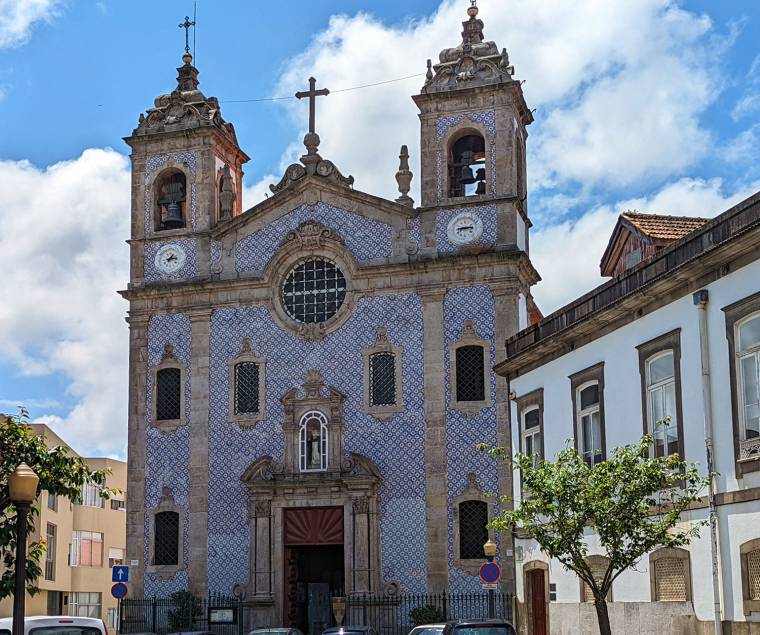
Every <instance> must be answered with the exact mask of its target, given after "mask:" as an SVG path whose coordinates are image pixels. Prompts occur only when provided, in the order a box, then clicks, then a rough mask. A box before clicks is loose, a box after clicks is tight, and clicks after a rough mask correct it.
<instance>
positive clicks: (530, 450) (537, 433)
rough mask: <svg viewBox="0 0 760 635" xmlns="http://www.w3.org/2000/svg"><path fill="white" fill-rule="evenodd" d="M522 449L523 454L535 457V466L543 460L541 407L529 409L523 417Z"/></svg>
mask: <svg viewBox="0 0 760 635" xmlns="http://www.w3.org/2000/svg"><path fill="white" fill-rule="evenodd" d="M522 435H523V438H522V441H523V443H522V447H523V452H524V453H525V454H527V455H528V456H532V457H533V465H534V466H535V467H538V464H539V463H540V462H541V460H542V459H543V449H542V448H543V446H542V443H541V410H540V408H539V406H535V407H533V408H529V409H527V410H525V411H524V412H523V415H522Z"/></svg>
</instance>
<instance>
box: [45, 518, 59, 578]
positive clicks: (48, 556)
mask: <svg viewBox="0 0 760 635" xmlns="http://www.w3.org/2000/svg"><path fill="white" fill-rule="evenodd" d="M56 539H57V531H56V526H55V525H53V524H51V523H48V524H47V528H46V530H45V540H46V541H47V548H46V550H45V579H46V580H51V581H53V580H55V557H56V554H57V553H58V545H57V544H56V542H57V540H56Z"/></svg>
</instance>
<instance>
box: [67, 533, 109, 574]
mask: <svg viewBox="0 0 760 635" xmlns="http://www.w3.org/2000/svg"><path fill="white" fill-rule="evenodd" d="M70 562H71V566H72V567H102V566H103V534H101V533H98V532H95V531H73V532H72V533H71V555H70Z"/></svg>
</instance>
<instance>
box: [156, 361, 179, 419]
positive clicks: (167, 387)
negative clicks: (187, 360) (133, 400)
mask: <svg viewBox="0 0 760 635" xmlns="http://www.w3.org/2000/svg"><path fill="white" fill-rule="evenodd" d="M181 385H182V371H181V370H180V369H179V368H162V369H161V370H159V371H158V372H157V373H156V420H157V421H171V420H176V419H179V418H180V412H181V410H180V408H181V400H182V392H181Z"/></svg>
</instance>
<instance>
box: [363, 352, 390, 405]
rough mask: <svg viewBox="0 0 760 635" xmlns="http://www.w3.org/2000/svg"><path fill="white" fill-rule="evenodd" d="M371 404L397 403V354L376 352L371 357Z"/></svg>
mask: <svg viewBox="0 0 760 635" xmlns="http://www.w3.org/2000/svg"><path fill="white" fill-rule="evenodd" d="M369 382H370V405H371V406H392V405H394V404H395V403H396V356H395V355H394V354H393V353H375V354H374V355H372V356H371V357H370V358H369Z"/></svg>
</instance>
